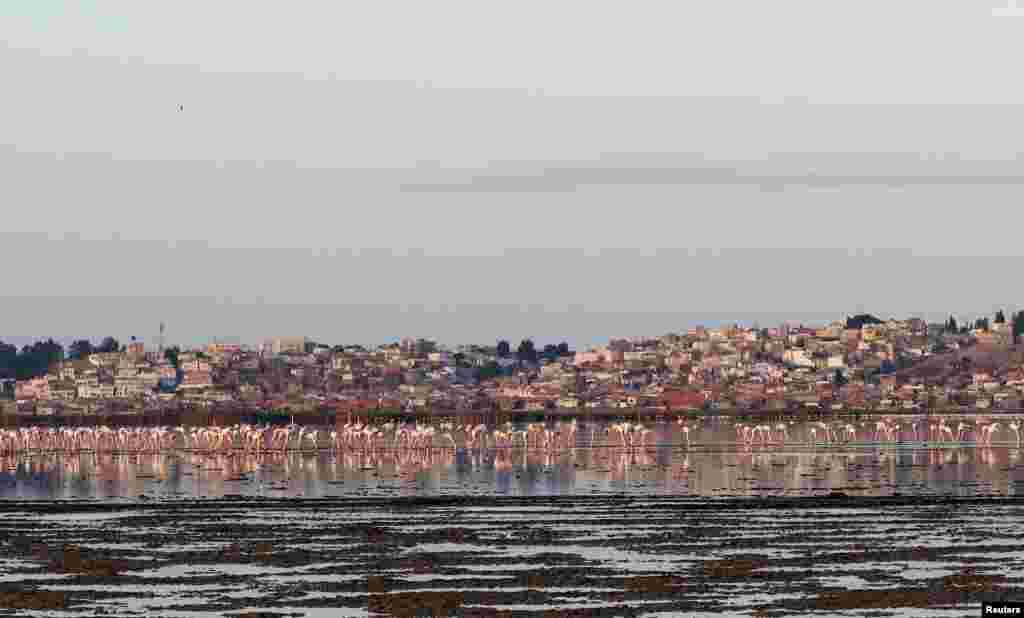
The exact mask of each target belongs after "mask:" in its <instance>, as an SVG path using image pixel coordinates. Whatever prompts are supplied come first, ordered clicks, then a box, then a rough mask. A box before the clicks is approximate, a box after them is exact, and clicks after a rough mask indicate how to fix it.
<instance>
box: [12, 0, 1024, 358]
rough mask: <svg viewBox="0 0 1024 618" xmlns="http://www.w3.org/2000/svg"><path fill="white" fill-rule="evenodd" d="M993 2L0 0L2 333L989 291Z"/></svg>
mask: <svg viewBox="0 0 1024 618" xmlns="http://www.w3.org/2000/svg"><path fill="white" fill-rule="evenodd" d="M999 6H1001V3H999V2H975V3H966V2H948V1H936V0H930V1H927V2H915V1H907V2H899V3H892V2H884V3H883V2H871V1H868V2H857V3H852V2H847V3H822V2H800V1H796V2H786V3H764V2H634V3H621V2H619V3H611V2H585V3H584V2H558V3H550V2H545V3H539V2H519V3H512V4H502V5H497V4H488V3H479V2H432V3H411V2H409V3H406V2H392V3H342V2H302V3H292V4H288V5H282V4H280V3H277V2H274V3H272V2H262V1H254V0H248V1H246V2H230V1H220V2H216V3H211V2H202V3H200V2H188V1H179V2H175V3H140V2H114V1H104V2H79V3H71V2H69V3H62V2H50V1H44V0H26V1H18V0H14V1H9V2H5V3H3V4H0V40H2V41H4V44H2V45H0V74H2V75H3V76H4V94H3V96H2V97H0V169H3V170H5V174H4V183H3V192H2V194H0V199H2V203H3V204H4V207H3V212H4V214H5V215H7V216H5V217H4V223H3V226H2V228H0V229H2V230H3V231H2V232H0V257H2V259H3V263H4V264H5V267H6V268H8V269H9V270H10V272H9V274H8V276H7V283H8V285H6V286H5V288H4V289H5V291H4V292H3V294H4V296H5V298H4V299H3V304H4V307H5V308H4V311H3V313H2V318H0V319H2V322H0V338H3V337H9V336H13V335H21V336H35V335H48V334H53V335H60V336H72V335H82V336H91V337H94V338H99V337H101V336H103V335H105V334H114V335H117V336H119V337H121V338H123V339H127V338H128V336H130V335H132V334H135V335H139V336H144V337H146V338H148V339H150V340H151V338H152V335H153V334H154V333H155V331H156V324H157V323H158V322H159V321H160V320H161V319H163V320H166V321H167V322H168V324H169V325H171V327H170V328H169V335H170V337H171V339H175V340H179V341H182V342H198V341H202V340H205V339H207V338H210V337H213V336H224V337H229V336H236V337H239V338H241V339H243V340H246V341H254V340H256V339H258V338H262V337H266V336H272V335H275V334H292V333H299V334H306V335H309V336H311V337H315V338H319V339H323V340H327V341H330V342H348V341H359V342H364V343H370V342H374V341H378V340H383V339H393V338H397V337H400V336H403V335H425V336H435V337H439V338H441V339H443V340H445V341H449V342H453V343H457V342H464V341H471V340H477V341H491V340H493V339H495V338H496V337H500V336H504V337H508V338H510V339H518V338H520V337H524V336H534V337H536V338H538V339H542V340H545V341H546V340H548V339H561V338H566V339H568V340H569V341H570V342H573V343H574V344H575V345H583V344H586V343H589V342H596V341H600V340H603V339H605V338H607V336H609V335H634V334H635V335H639V334H660V333H662V332H665V331H667V330H677V329H682V328H685V327H687V326H688V325H689V324H690V323H691V322H692V321H695V320H702V321H710V320H711V318H712V317H713V316H721V317H722V318H724V319H739V320H741V321H745V322H751V321H754V320H759V321H761V322H762V323H769V322H772V321H777V320H778V319H780V316H782V315H792V316H794V317H795V318H797V319H801V318H803V317H807V318H812V317H814V316H819V317H821V316H824V317H823V318H822V319H830V318H833V317H838V316H839V315H841V314H843V313H845V312H853V311H856V310H858V309H859V308H863V309H867V310H871V311H873V312H875V313H879V314H884V315H903V314H906V313H915V314H923V313H926V312H933V313H932V315H938V316H941V315H942V314H944V313H945V312H947V311H956V312H961V313H963V314H978V313H983V312H985V311H988V310H990V309H991V308H992V307H995V306H1001V305H1006V306H1012V305H1014V304H1015V303H1016V302H1018V301H1017V297H1016V296H1015V292H1014V291H1013V288H1012V286H1011V285H1010V283H1009V282H1010V281H1012V280H1014V279H1016V278H1018V271H1019V268H1017V267H1016V265H1018V264H1019V263H1020V261H1019V260H1018V259H1016V258H1019V257H1020V256H1021V250H1020V248H1019V247H1020V242H1019V239H1020V237H1021V231H1022V230H1024V225H1022V224H1024V216H1022V215H1021V214H1020V212H1021V211H1020V204H1021V197H1022V194H1024V191H1022V188H1024V187H1022V183H1024V174H1022V171H1024V159H1021V158H1018V157H1017V152H1018V151H1019V150H1020V144H1021V143H1022V138H1024V123H1021V122H1020V119H1021V117H1022V113H1024V107H1022V104H1024V86H1022V83H1021V81H1020V80H1019V79H1015V76H1016V75H1017V73H1019V70H1018V60H1017V59H1018V58H1021V57H1024V53H1022V52H1024V49H1022V47H1024V43H1022V41H1024V36H1021V35H1022V32H1021V30H1022V28H1024V18H1015V17H1002V16H997V15H996V14H994V12H993V10H994V9H995V8H997V7H999ZM1002 6H1005V3H1002ZM179 105H181V106H184V109H183V110H180V111H179ZM700 247H710V248H726V249H728V248H733V249H737V248H748V250H747V251H745V252H737V251H731V252H730V251H725V252H723V253H721V254H720V255H718V256H717V257H716V256H715V254H714V252H712V251H710V250H709V251H707V252H699V251H697V249H696V248H700ZM892 247H897V248H902V249H900V250H897V251H896V254H893V253H892V252H890V253H886V252H885V251H882V249H884V248H892ZM372 248H383V250H380V251H377V252H373V251H366V249H372ZM551 248H559V249H558V250H555V249H551ZM615 248H618V249H620V250H624V251H619V252H615V251H612V249H615ZM633 248H637V249H640V251H639V252H634V253H635V254H633V253H630V251H628V250H629V249H633ZM672 248H677V250H676V251H675V252H673V251H672V250H671V249H672ZM830 248H831V249H833V251H831V252H829V251H825V250H827V249H830ZM409 249H422V256H423V257H420V258H417V255H420V254H417V253H416V252H415V251H413V252H412V255H411V256H410V255H409ZM749 249H758V250H759V251H751V250H749ZM762 249H763V250H762ZM782 249H803V251H797V252H792V251H790V252H781V251H779V250H782ZM542 250H543V251H542ZM567 250H568V253H570V254H572V250H576V253H575V255H577V257H569V258H567V257H565V255H563V254H565V253H566V251H567ZM559 251H561V253H559ZM851 255H853V256H855V257H850V256H851ZM868 256H870V257H868ZM958 256H959V257H960V258H961V259H956V258H957V257H958ZM964 256H980V257H975V258H972V259H962V258H963V257H964ZM984 256H988V257H984ZM54 297H61V298H60V299H57V298H54ZM416 304H419V305H423V306H424V309H423V311H418V310H416V309H415V308H407V309H406V310H405V311H403V310H402V307H403V306H407V305H416ZM442 304H445V305H447V311H445V312H439V311H438V309H439V306H440V305H442ZM497 305H502V306H515V307H516V308H515V309H514V310H513V309H498V308H496V307H495V306H497ZM520 306H521V307H522V308H523V310H520V309H519V308H518V307H520ZM529 306H533V307H534V310H533V311H527V310H526V308H527V307H529ZM570 306H573V307H575V308H576V309H575V311H568V309H567V308H568V307H570ZM473 307H475V308H473ZM544 308H546V309H544Z"/></svg>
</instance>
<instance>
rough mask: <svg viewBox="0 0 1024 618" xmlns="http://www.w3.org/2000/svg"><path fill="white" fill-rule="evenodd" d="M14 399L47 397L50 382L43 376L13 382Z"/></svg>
mask: <svg viewBox="0 0 1024 618" xmlns="http://www.w3.org/2000/svg"><path fill="white" fill-rule="evenodd" d="M14 398H15V399H49V398H50V383H49V381H48V380H47V379H46V377H45V376H43V377H41V378H32V379H31V380H20V381H18V382H15V383H14Z"/></svg>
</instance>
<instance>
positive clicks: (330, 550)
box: [0, 495, 1024, 617]
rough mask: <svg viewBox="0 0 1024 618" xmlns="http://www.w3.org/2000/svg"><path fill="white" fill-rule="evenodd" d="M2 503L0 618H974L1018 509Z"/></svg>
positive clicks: (998, 502)
mask: <svg viewBox="0 0 1024 618" xmlns="http://www.w3.org/2000/svg"><path fill="white" fill-rule="evenodd" d="M0 509H2V510H3V512H4V517H3V518H0V544H2V548H3V556H4V561H3V567H2V570H3V577H2V578H0V614H6V615H25V613H24V612H29V611H34V610H40V611H42V610H46V611H48V612H51V613H50V614H48V615H53V613H52V612H58V613H59V612H64V613H67V614H69V615H70V614H80V613H82V612H83V611H88V612H89V614H90V615H105V614H115V613H116V614H120V615H145V616H163V615H167V616H285V615H289V616H307V615H308V616H311V617H313V616H328V615H333V616H337V615H341V616H356V615H390V616H418V615H439V616H449V615H451V616H504V617H507V616H515V617H527V616H530V617H534V616H537V617H539V616H545V617H546V616H555V615H557V616H658V615H661V616H670V615H712V614H713V615H726V616H728V615H744V616H751V615H756V616H787V615H792V616H796V615H805V614H807V613H808V612H812V611H819V612H835V611H840V610H860V611H862V612H864V611H871V612H874V613H872V614H870V615H878V616H886V615H892V616H898V615H905V612H906V611H908V609H909V608H917V609H916V610H915V611H916V612H917V614H915V615H926V614H927V612H928V611H929V610H934V611H936V612H938V611H939V610H940V609H942V608H946V610H948V609H949V608H951V607H955V608H958V609H962V610H963V612H962V613H963V614H971V615H976V614H977V611H978V607H979V605H980V603H981V602H982V601H983V600H999V599H1002V600H1021V599H1024V595H1022V594H1021V592H1022V585H1024V554H1022V553H1020V552H1018V551H1017V548H1018V547H1019V546H1020V545H1021V543H1022V538H1024V533H1021V532H1019V530H1020V529H1021V524H1022V523H1024V499H1018V498H995V499H989V498H952V497H950V498H946V497H913V498H911V497H907V498H903V497H863V498H861V497H856V498H854V497H848V496H847V497H843V496H838V495H836V496H832V497H821V498H818V497H814V498H792V499H788V498H764V499H699V498H687V499H684V498H676V497H654V496H651V497H617V496H599V497H598V496H595V497H589V496H574V497H409V498H396V499H363V498H358V497H354V498H344V499H269V498H268V499H248V498H247V499H231V498H228V499H199V500H174V501H171V500H167V501H161V502H159V503H153V502H152V501H137V502H135V501H133V502H130V503H119V504H114V503H109V502H101V503H90V502H87V501H83V502H60V503H52V502H51V503H44V502H38V501H6V502H2V503H0ZM424 608H426V609H427V610H428V611H427V613H423V611H424ZM552 612H554V613H552ZM921 612H925V614H921ZM943 614H944V615H949V614H948V613H947V612H946V611H943Z"/></svg>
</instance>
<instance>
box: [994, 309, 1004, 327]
mask: <svg viewBox="0 0 1024 618" xmlns="http://www.w3.org/2000/svg"><path fill="white" fill-rule="evenodd" d="M993 322H994V323H995V324H1006V314H1005V313H1003V310H1002V309H1000V310H999V311H996V318H995V320H993Z"/></svg>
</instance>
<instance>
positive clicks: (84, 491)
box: [0, 445, 1024, 500]
mask: <svg viewBox="0 0 1024 618" xmlns="http://www.w3.org/2000/svg"><path fill="white" fill-rule="evenodd" d="M1020 462H1021V452H1020V449H1017V448H1016V447H988V448H974V447H960V448H943V449H928V448H920V447H915V446H909V445H908V446H896V447H876V448H869V447H857V448H850V447H846V446H842V445H837V446H832V447H829V448H817V449H814V448H807V447H802V446H788V445H778V446H754V447H750V448H735V447H734V448H724V447H716V448H701V447H698V448H691V449H685V448H680V447H675V446H660V447H653V446H652V447H648V448H636V449H625V448H621V447H594V448H582V447H581V448H575V449H571V450H569V449H566V450H563V451H561V452H556V453H545V452H538V451H526V450H523V449H516V450H493V449H492V450H485V451H467V450H459V451H455V452H452V451H446V452H433V453H429V454H422V455H420V456H416V454H415V453H408V452H401V451H382V452H379V453H374V454H359V455H349V454H341V455H336V454H333V453H328V452H321V453H313V454H300V453H289V454H276V455H264V456H261V457H256V456H253V455H242V454H237V455H231V456H224V455H198V454H185V453H175V452H169V453H161V454H141V455H133V456H129V455H108V454H67V455H63V454H41V455H34V456H23V457H19V458H8V459H6V460H3V462H2V463H3V469H4V472H2V473H0V500H12V499H13V500H55V499H56V500H69V499H95V500H115V499H128V500H136V499H139V498H140V497H142V498H145V499H163V500H176V499H183V498H193V497H195V498H220V497H225V496H244V497H259V496H263V497H297V496H302V497H308V498H312V497H339V496H366V497H387V496H395V497H399V496H431V495H508V496H567V495H601V494H626V495H655V496H671V495H681V496H707V497H711V496H801V495H803V496H807V495H820V494H827V493H829V492H832V491H841V492H844V493H847V494H850V495H865V496H886V495H893V494H914V495H935V494H940V495H955V496H975V495H988V494H1000V495H1007V496H1015V495H1021V494H1022V493H1024V466H1022V465H1021V463H1020ZM154 468H157V469H159V470H161V473H160V474H159V475H158V476H156V477H153V478H139V476H138V475H139V474H140V473H142V474H147V473H148V472H149V471H150V470H152V469H154ZM242 475H244V480H241V481H239V480H237V479H238V478H239V477H240V476H242Z"/></svg>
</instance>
